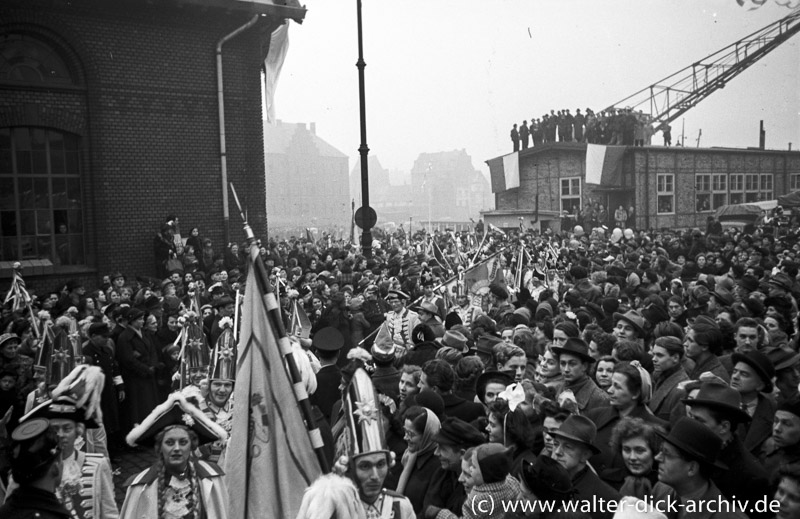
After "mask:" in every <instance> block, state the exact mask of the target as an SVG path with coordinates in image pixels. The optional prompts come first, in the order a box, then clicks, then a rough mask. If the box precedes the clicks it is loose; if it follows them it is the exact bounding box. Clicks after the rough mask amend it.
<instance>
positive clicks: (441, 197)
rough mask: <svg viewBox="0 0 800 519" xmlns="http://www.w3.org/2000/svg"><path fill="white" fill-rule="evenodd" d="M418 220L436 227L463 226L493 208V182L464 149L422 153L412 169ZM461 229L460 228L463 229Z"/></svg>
mask: <svg viewBox="0 0 800 519" xmlns="http://www.w3.org/2000/svg"><path fill="white" fill-rule="evenodd" d="M411 186H412V192H413V195H414V198H413V200H414V220H415V222H417V223H418V224H419V225H422V226H427V224H428V221H430V222H431V223H432V224H434V223H436V224H437V225H433V227H434V228H442V229H443V228H444V226H447V225H449V226H450V227H456V226H458V225H457V224H463V226H464V227H469V223H470V218H473V219H476V220H477V216H478V215H479V213H480V212H481V211H483V210H485V209H488V208H489V207H491V204H492V197H491V190H490V188H489V182H487V180H486V177H484V176H483V174H481V172H480V171H478V170H477V169H475V167H474V166H473V165H472V157H470V156H469V155H468V154H467V152H466V151H465V150H463V149H461V150H453V151H440V152H436V153H420V154H419V156H418V157H417V160H415V161H414V166H413V167H412V168H411ZM459 228H460V226H459Z"/></svg>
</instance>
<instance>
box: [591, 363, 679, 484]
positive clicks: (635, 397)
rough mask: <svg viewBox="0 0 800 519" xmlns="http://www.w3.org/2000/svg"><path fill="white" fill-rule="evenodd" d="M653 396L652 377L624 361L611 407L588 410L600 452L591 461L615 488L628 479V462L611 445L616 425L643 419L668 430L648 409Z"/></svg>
mask: <svg viewBox="0 0 800 519" xmlns="http://www.w3.org/2000/svg"><path fill="white" fill-rule="evenodd" d="M652 393H653V384H652V381H651V379H650V374H649V373H648V372H647V370H645V369H644V368H643V367H642V366H641V364H639V362H638V361H632V362H630V363H628V362H620V363H618V364H617V365H616V366H614V375H613V376H612V377H611V387H609V388H608V394H609V395H611V399H610V401H609V403H610V405H608V406H604V407H600V408H596V409H588V410H587V411H586V413H585V414H586V417H587V418H589V419H590V420H592V421H593V422H594V424H595V425H596V426H597V440H596V441H595V445H596V446H597V447H598V448H599V449H600V453H599V454H596V455H595V456H593V457H592V458H591V460H590V462H591V464H592V466H593V467H594V468H595V470H596V471H597V475H598V476H600V477H601V478H603V479H604V480H606V481H607V482H609V483H610V484H611V485H612V486H615V487H619V485H620V484H621V483H622V479H623V477H624V467H625V465H624V463H623V460H622V456H621V455H620V453H619V452H617V451H615V450H614V449H613V447H612V445H611V436H612V433H613V431H614V426H615V425H617V423H619V421H620V420H621V419H622V418H626V417H630V418H641V419H642V420H644V421H645V422H646V423H649V424H653V425H659V426H661V427H664V428H665V429H666V428H667V427H668V423H667V422H665V421H664V420H661V419H660V418H658V417H656V416H655V415H654V414H653V412H652V411H650V409H649V408H648V407H647V403H648V402H649V401H650V397H651V396H652Z"/></svg>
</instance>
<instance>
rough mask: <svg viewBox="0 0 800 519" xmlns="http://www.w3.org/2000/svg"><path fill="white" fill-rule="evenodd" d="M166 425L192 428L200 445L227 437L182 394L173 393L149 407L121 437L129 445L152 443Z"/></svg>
mask: <svg viewBox="0 0 800 519" xmlns="http://www.w3.org/2000/svg"><path fill="white" fill-rule="evenodd" d="M170 425H183V426H185V427H188V428H189V429H191V430H193V431H194V432H195V433H196V434H197V438H198V440H199V441H200V445H203V444H206V443H211V442H214V441H217V440H222V441H225V440H227V439H228V433H227V432H225V429H223V428H222V427H220V426H219V425H217V424H216V423H214V422H213V421H212V420H211V419H210V418H208V417H207V416H206V415H205V414H203V412H202V411H201V410H200V409H198V408H197V407H196V406H195V405H194V404H192V403H190V402H189V401H188V400H187V399H186V397H185V396H184V395H183V394H181V393H180V392H175V393H172V394H171V395H169V397H168V398H167V400H166V402H164V403H163V404H160V405H159V406H157V407H156V408H155V409H153V411H152V412H151V413H150V414H149V415H148V416H147V418H145V419H144V420H143V421H142V423H140V424H139V425H137V426H136V427H134V428H133V429H132V430H131V432H129V433H128V436H126V437H125V440H126V441H127V442H128V445H131V446H135V445H146V446H152V445H153V444H154V443H155V437H156V435H157V434H158V433H159V432H160V431H162V430H163V429H164V428H166V427H169V426H170Z"/></svg>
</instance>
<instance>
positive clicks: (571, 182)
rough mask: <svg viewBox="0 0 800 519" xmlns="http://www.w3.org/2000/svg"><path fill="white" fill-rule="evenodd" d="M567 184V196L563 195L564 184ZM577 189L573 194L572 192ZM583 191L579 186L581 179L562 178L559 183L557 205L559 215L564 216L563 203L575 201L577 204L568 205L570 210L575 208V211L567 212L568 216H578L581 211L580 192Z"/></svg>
mask: <svg viewBox="0 0 800 519" xmlns="http://www.w3.org/2000/svg"><path fill="white" fill-rule="evenodd" d="M565 182H566V183H567V185H566V187H567V192H568V193H567V194H564V187H565V186H564V183H565ZM575 188H577V191H578V193H577V194H575V193H574V190H575ZM582 190H583V186H582V185H581V177H562V178H561V179H560V182H559V191H558V194H559V197H558V203H559V207H560V209H561V214H564V201H565V200H576V201H577V203H575V204H569V206H570V207H572V208H577V210H576V211H572V210H570V211H569V214H578V213H579V212H580V210H581V200H582V199H581V192H582Z"/></svg>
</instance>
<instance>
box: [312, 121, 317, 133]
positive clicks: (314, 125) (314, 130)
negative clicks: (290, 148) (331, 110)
mask: <svg viewBox="0 0 800 519" xmlns="http://www.w3.org/2000/svg"><path fill="white" fill-rule="evenodd" d="M316 134H317V123H311V135H316Z"/></svg>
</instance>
